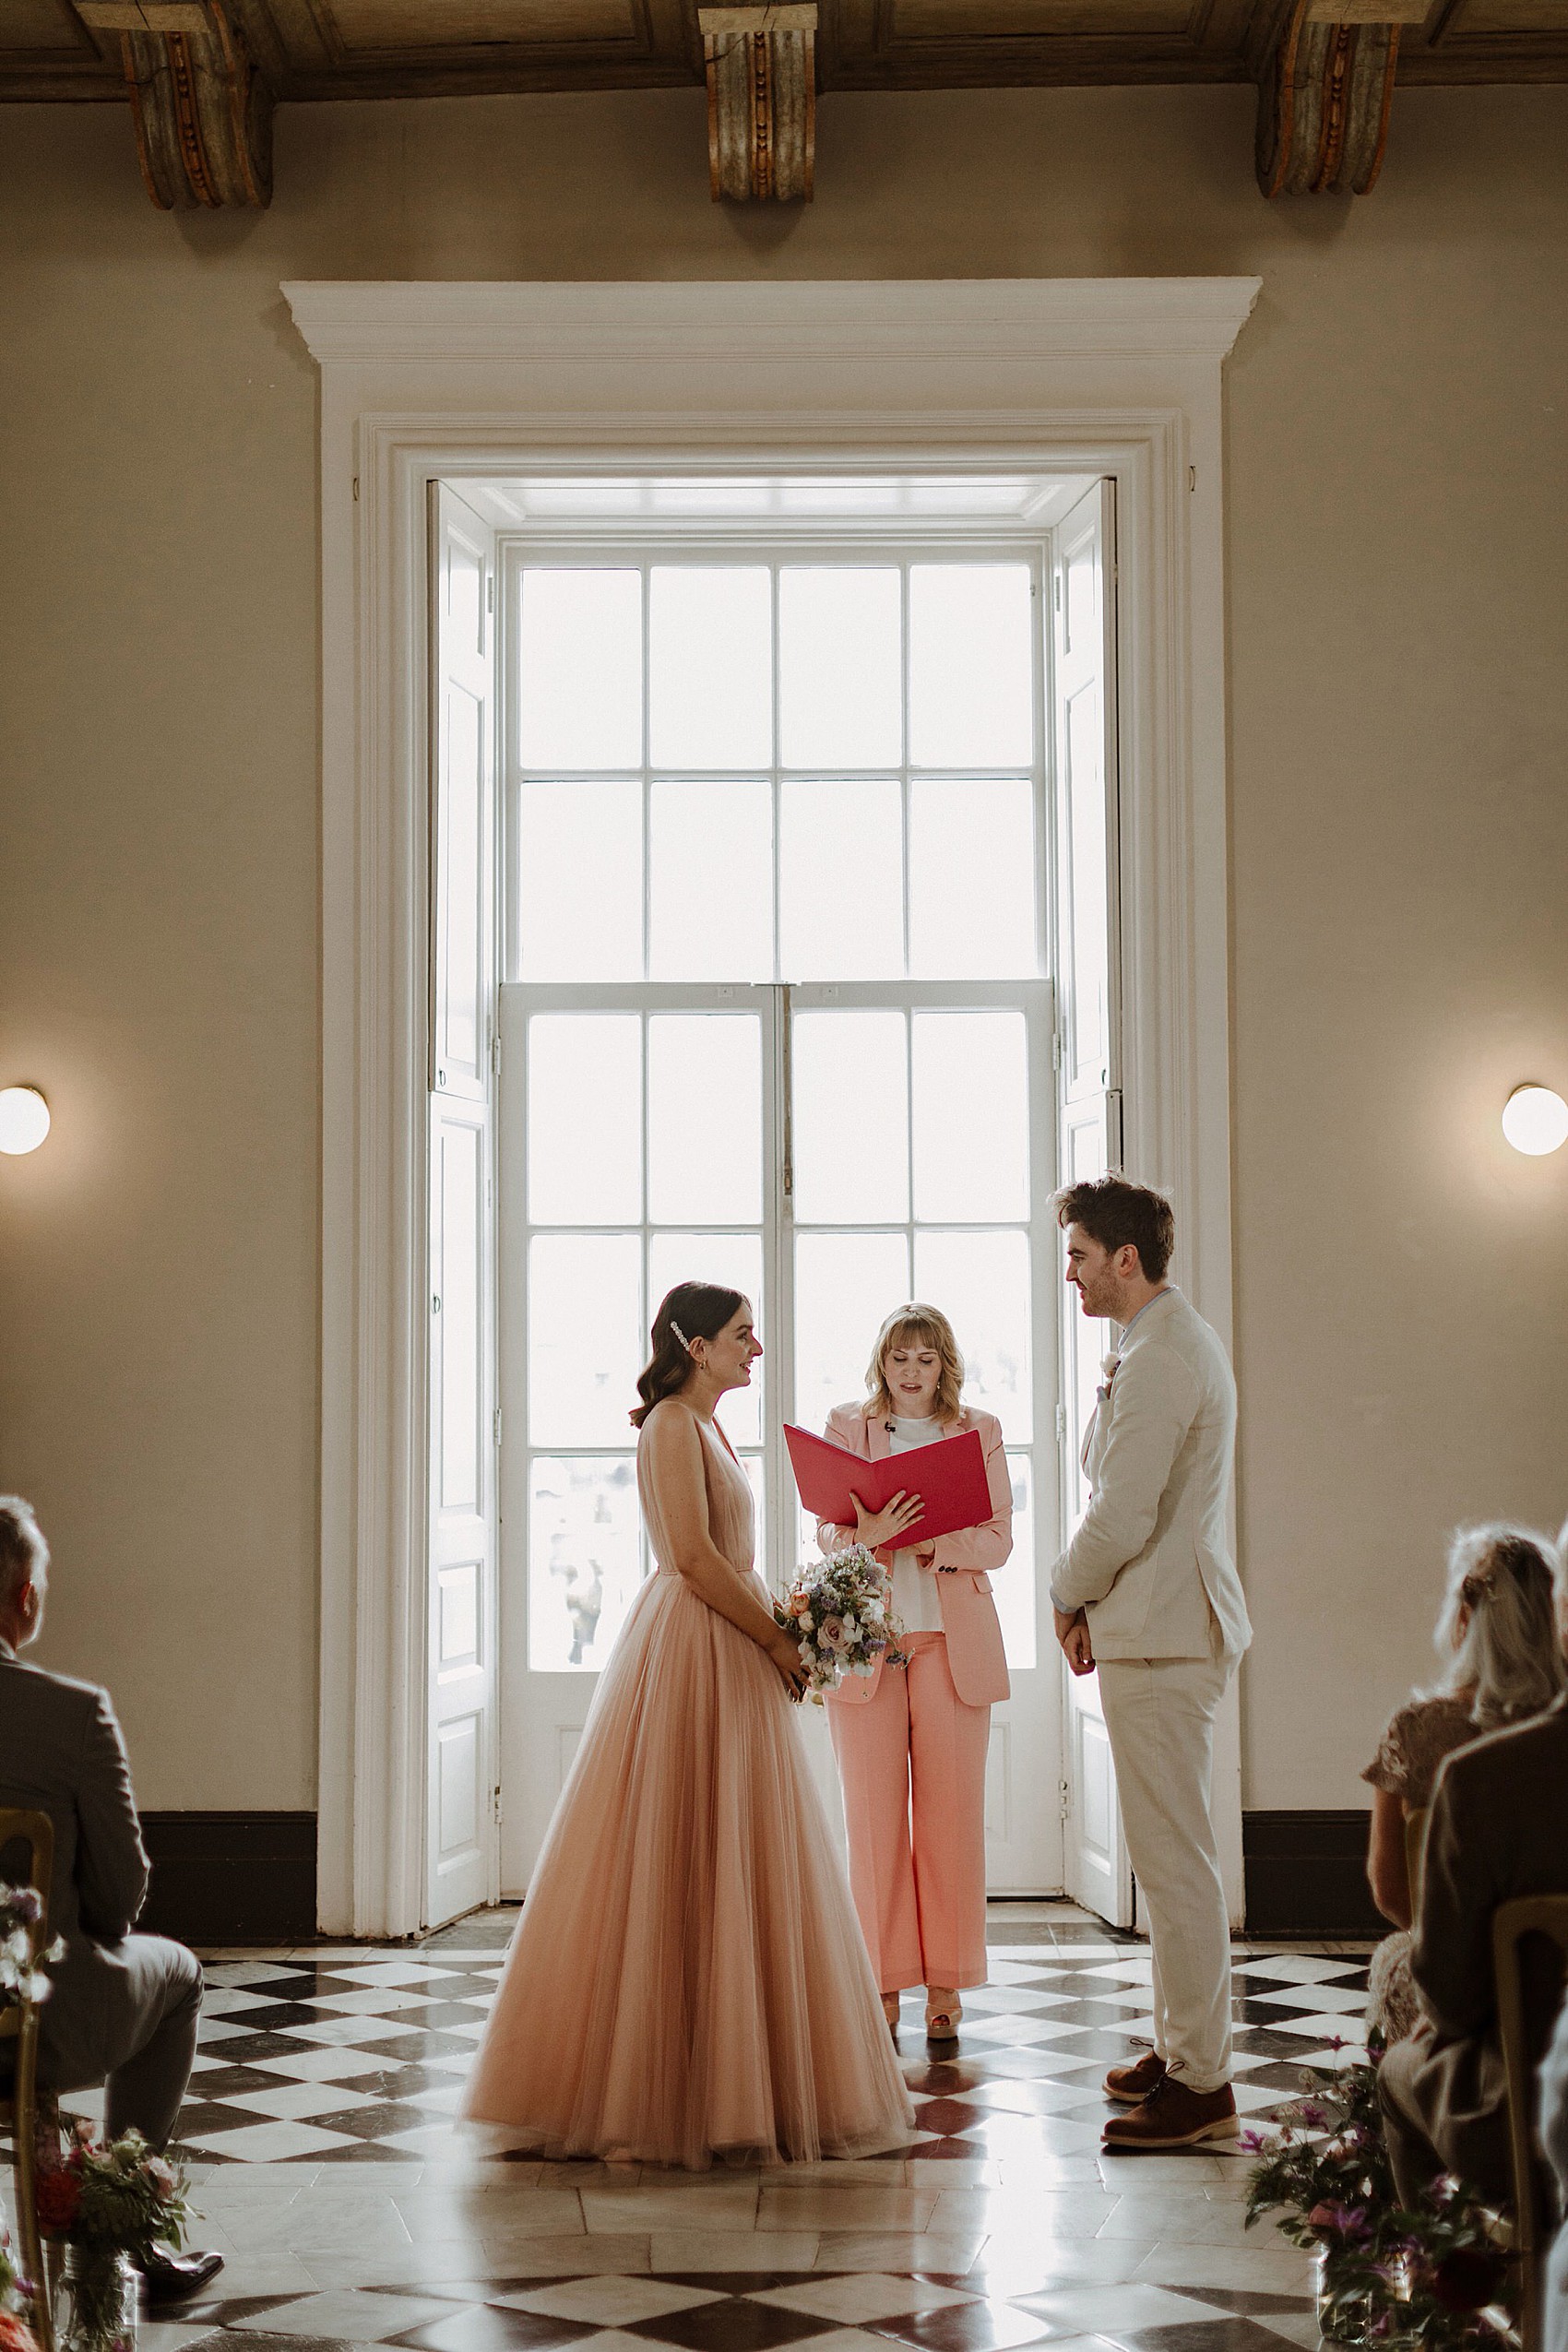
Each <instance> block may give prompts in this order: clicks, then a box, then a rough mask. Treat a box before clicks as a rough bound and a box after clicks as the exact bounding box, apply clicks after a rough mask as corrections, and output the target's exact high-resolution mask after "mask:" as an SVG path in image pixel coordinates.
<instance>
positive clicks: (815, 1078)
mask: <svg viewBox="0 0 1568 2352" xmlns="http://www.w3.org/2000/svg"><path fill="white" fill-rule="evenodd" d="M907 1051H908V1032H907V1030H906V1028H905V1025H904V1016H903V1014H902V1013H891V1012H889V1013H883V1012H877V1013H870V1012H853V1013H848V1012H846V1013H800V1014H797V1015H796V1016H795V1020H794V1023H793V1028H792V1036H791V1045H790V1062H791V1066H792V1071H793V1077H794V1099H795V1100H794V1109H795V1122H794V1127H795V1133H794V1144H795V1194H794V1203H795V1215H796V1218H798V1219H799V1221H800V1222H801V1224H802V1225H851V1224H861V1223H864V1224H878V1225H891V1224H895V1223H899V1222H901V1221H902V1220H903V1219H904V1218H907V1217H908V1216H909V1072H908V1068H907V1064H906V1054H907Z"/></svg>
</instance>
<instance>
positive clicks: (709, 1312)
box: [632, 1282, 746, 1429]
mask: <svg viewBox="0 0 1568 2352" xmlns="http://www.w3.org/2000/svg"><path fill="white" fill-rule="evenodd" d="M745 1303H746V1294H745V1292H744V1291H743V1290H727V1289H725V1288H724V1286H723V1284H722V1283H719V1282H677V1283H676V1285H675V1288H674V1289H673V1290H671V1292H670V1293H669V1294H668V1296H667V1297H666V1298H664V1299H663V1300H662V1301H660V1304H659V1313H657V1314H656V1315H655V1316H654V1318H653V1330H652V1332H651V1333H650V1334H649V1339H650V1343H651V1345H652V1348H653V1353H652V1355H651V1356H650V1357H649V1358H648V1360H647V1365H646V1366H645V1368H644V1369H643V1371H641V1372H639V1373H638V1374H637V1395H638V1396H640V1397H641V1398H642V1400H643V1401H642V1403H641V1404H640V1405H638V1406H637V1407H636V1408H635V1410H634V1411H633V1414H632V1427H633V1428H634V1429H641V1427H642V1425H643V1423H644V1422H645V1421H646V1420H647V1417H648V1415H649V1414H650V1413H651V1412H652V1410H653V1408H654V1407H655V1406H656V1405H659V1404H662V1403H663V1401H664V1399H665V1397H666V1396H674V1395H675V1394H676V1392H677V1390H679V1389H682V1388H684V1386H685V1384H686V1383H687V1381H688V1380H689V1379H690V1378H691V1375H692V1371H693V1364H692V1349H691V1343H692V1341H693V1340H694V1339H717V1337H718V1336H719V1333H720V1332H721V1331H722V1330H723V1328H724V1326H725V1324H727V1323H731V1322H732V1321H733V1320H734V1318H735V1316H736V1314H737V1313H739V1312H740V1310H741V1308H742V1307H743V1306H744V1305H745Z"/></svg>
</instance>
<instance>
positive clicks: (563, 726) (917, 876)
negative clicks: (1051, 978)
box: [502, 547, 1055, 1673]
mask: <svg viewBox="0 0 1568 2352" xmlns="http://www.w3.org/2000/svg"><path fill="white" fill-rule="evenodd" d="M1039 578H1040V566H1039V561H1038V559H1037V558H1035V557H1033V556H1028V557H1021V556H1020V554H1019V552H1017V551H1016V549H1005V548H998V549H990V550H988V549H984V548H976V547H970V548H967V549H965V550H964V551H963V552H953V553H940V554H938V553H934V552H908V553H905V552H898V551H897V550H890V551H889V552H887V553H886V554H885V555H879V556H878V557H877V558H876V559H875V560H872V559H870V558H869V557H868V556H867V554H866V553H865V552H863V550H861V549H857V550H856V551H855V552H854V553H853V554H852V555H851V554H842V555H841V554H840V553H838V552H837V551H833V550H825V551H823V552H818V551H817V550H815V549H813V550H812V551H811V552H809V553H807V552H778V553H768V554H760V553H759V554H756V555H751V554H749V553H748V554H747V555H745V556H740V555H737V554H733V553H730V552H723V553H720V552H717V551H715V552H703V553H700V554H694V555H689V556H688V555H685V554H683V556H682V557H681V558H679V559H675V558H671V556H669V555H666V554H665V553H663V552H629V553H627V554H626V555H625V556H624V557H621V556H619V555H617V556H615V557H610V556H606V555H604V554H602V553H596V554H594V555H593V556H591V557H587V556H582V557H577V558H576V559H574V560H566V559H565V558H556V557H554V556H550V557H545V556H542V555H539V554H536V553H534V552H531V551H529V552H526V553H524V554H523V555H521V556H519V557H518V558H517V560H516V563H515V566H514V570H513V573H512V576H511V594H510V599H509V605H510V613H511V622H512V625H511V636H510V657H511V663H512V669H511V680H510V683H511V692H510V694H509V695H508V706H509V710H510V713H511V717H510V721H509V725H508V738H509V740H508V744H507V762H506V773H507V789H508V841H509V860H510V887H509V890H508V894H507V900H508V963H509V978H510V980H511V983H512V985H511V986H510V987H509V988H508V989H507V991H506V998H507V999H508V1000H509V1002H508V1005H507V1009H506V1015H505V1029H504V1035H505V1039H506V1051H507V1053H508V1055H509V1056H511V1055H513V1053H514V1051H519V1052H520V1057H521V1061H522V1065H523V1067H522V1071H521V1073H520V1074H519V1073H517V1071H516V1070H515V1068H514V1063H513V1062H512V1061H511V1060H510V1059H509V1060H508V1063H507V1065H506V1075H507V1084H508V1087H510V1086H511V1084H512V1083H513V1081H514V1079H515V1078H517V1077H519V1076H520V1083H521V1085H522V1087H523V1100H524V1120H525V1129H524V1132H525V1135H526V1147H525V1149H524V1151H523V1154H522V1156H521V1165H520V1167H513V1166H512V1165H511V1164H510V1163H504V1168H503V1181H504V1183H505V1186H506V1194H505V1200H504V1205H503V1213H504V1217H505V1218H516V1219H518V1220H519V1221H520V1225H521V1228H522V1229H523V1232H524V1234H525V1236H526V1246H525V1247H524V1248H523V1249H522V1250H521V1251H520V1252H518V1253H516V1254H515V1255H512V1256H511V1257H510V1260H509V1262H510V1263H513V1264H515V1265H520V1266H522V1267H523V1268H524V1269H525V1271H524V1273H523V1277H522V1288H523V1289H524V1291H525V1292H526V1296H522V1297H510V1296H504V1297H503V1300H502V1314H503V1321H504V1324H505V1326H506V1330H505V1333H504V1348H505V1361H506V1363H507V1364H509V1365H510V1366H511V1367H512V1370H511V1372H510V1373H509V1375H507V1395H508V1404H507V1414H508V1420H507V1444H508V1447H510V1446H511V1444H512V1443H513V1442H514V1422H513V1418H512V1416H513V1413H514V1410H515V1409H517V1408H520V1412H521V1418H522V1420H523V1424H524V1426H523V1428H522V1430H521V1431H517V1436H518V1437H519V1438H520V1439H521V1442H522V1443H524V1444H525V1445H526V1447H527V1449H528V1485H527V1492H528V1510H529V1528H528V1537H527V1554H528V1561H529V1571H528V1587H529V1600H528V1615H529V1664H530V1667H531V1669H532V1670H533V1671H534V1672H536V1673H537V1672H542V1673H558V1672H562V1671H566V1670H570V1669H574V1668H576V1669H594V1668H597V1667H598V1666H600V1665H601V1664H602V1663H603V1660H604V1657H605V1656H606V1655H607V1652H608V1648H609V1645H610V1642H611V1641H612V1638H613V1635H614V1633H615V1632H616V1630H617V1628H618V1626H619V1624H620V1622H621V1620H622V1618H623V1616H624V1610H625V1609H626V1607H627V1606H628V1604H629V1601H630V1599H631V1597H632V1595H633V1593H634V1592H635V1590H636V1585H637V1583H638V1581H639V1579H640V1577H641V1576H642V1574H644V1573H645V1570H646V1565H647V1562H646V1560H645V1558H644V1555H643V1547H642V1539H641V1537H640V1533H639V1526H638V1515H637V1505H636V1481H635V1462H634V1453H633V1440H632V1433H631V1431H629V1429H628V1426H627V1421H626V1408H627V1405H628V1403H629V1401H630V1400H631V1397H632V1395H633V1387H634V1382H635V1379H636V1372H637V1370H638V1369H639V1367H640V1365H641V1362H642V1360H643V1355H644V1352H645V1345H646V1336H647V1325H648V1323H649V1320H650V1318H651V1314H652V1311H653V1309H654V1307H655V1306H656V1305H657V1303H658V1301H659V1297H660V1296H661V1295H662V1293H663V1292H664V1290H665V1289H668V1288H669V1287H670V1286H671V1284H672V1283H674V1282H676V1281H678V1280H681V1279H683V1278H686V1277H691V1276H697V1277H711V1278H713V1279H716V1280H719V1281H724V1282H730V1283H732V1284H734V1286H735V1287H737V1288H739V1289H744V1290H745V1291H746V1292H747V1293H748V1295H750V1296H751V1297H752V1298H753V1300H754V1301H755V1303H756V1306H757V1312H758V1320H759V1324H760V1326H761V1331H762V1336H763V1339H764V1342H765V1345H766V1349H767V1353H766V1357H765V1359H764V1365H763V1373H762V1379H761V1381H760V1383H759V1384H758V1386H757V1388H756V1389H755V1390H754V1391H753V1392H752V1393H751V1394H749V1395H745V1396H737V1397H735V1398H733V1399H731V1400H730V1402H728V1403H727V1404H726V1406H725V1407H724V1408H723V1419H724V1421H725V1425H726V1427H727V1429H728V1431H729V1433H730V1435H731V1438H732V1440H733V1441H734V1443H735V1444H736V1446H737V1449H738V1451H739V1452H740V1453H741V1455H742V1459H743V1460H744V1461H745V1463H746V1466H747V1468H748V1472H749V1473H750V1475H751V1476H752V1478H753V1479H754V1486H755V1488H756V1491H757V1493H758V1497H759V1500H761V1501H764V1502H766V1503H768V1504H769V1505H770V1506H771V1507H770V1508H769V1510H768V1511H767V1514H766V1522H765V1524H766V1526H768V1527H769V1528H770V1530H771V1545H772V1551H771V1556H770V1557H768V1558H766V1559H765V1560H764V1561H762V1562H760V1563H759V1564H761V1565H763V1567H764V1568H765V1572H769V1573H771V1574H774V1575H775V1576H776V1577H778V1576H782V1575H783V1574H786V1573H787V1572H788V1570H789V1568H790V1566H791V1565H792V1564H793V1562H794V1561H795V1560H796V1559H797V1558H798V1557H800V1556H801V1547H802V1544H803V1543H804V1541H805V1540H806V1531H805V1530H804V1529H803V1528H801V1527H799V1526H797V1524H796V1521H795V1515H794V1513H793V1510H792V1507H791V1505H790V1502H789V1499H788V1498H789V1497H790V1493H791V1491H792V1490H791V1488H790V1484H789V1480H788V1473H787V1470H786V1468H785V1467H784V1463H783V1458H782V1455H781V1451H780V1449H779V1447H778V1439H777V1429H778V1423H779V1421H780V1420H781V1419H790V1420H799V1421H801V1422H802V1423H804V1424H805V1425H807V1426H810V1427H816V1428H820V1426H821V1424H822V1421H823V1420H824V1418H825V1416H826V1411H827V1409H828V1408H829V1407H830V1406H831V1405H833V1404H835V1403H838V1402H840V1401H842V1400H844V1399H845V1398H848V1397H850V1396H855V1395H857V1394H858V1393H859V1391H860V1386H861V1374H862V1373H863V1371H864V1368H865V1362H866V1359H867V1356H868V1355H869V1352H870V1348H871V1343H872V1340H873V1336H874V1334H875V1331H876V1328H877V1325H878V1324H879V1323H880V1321H881V1319H882V1317H883V1315H884V1314H885V1313H886V1312H887V1311H888V1309H889V1308H890V1307H893V1306H895V1305H897V1303H898V1302H899V1301H902V1300H904V1299H906V1298H908V1297H909V1296H910V1295H915V1296H919V1297H922V1298H928V1299H931V1300H932V1301H935V1302H936V1303H937V1304H939V1305H941V1306H943V1307H944V1309H945V1311H946V1312H947V1313H949V1314H950V1316H951V1317H952V1320H953V1322H954V1324H955V1326H956V1329H957V1331H958V1333H959V1336H960V1340H961V1342H962V1343H963V1344H964V1346H965V1348H966V1350H967V1354H968V1371H969V1377H968V1389H967V1395H968V1399H969V1401H971V1402H972V1403H974V1404H977V1405H979V1406H981V1407H983V1408H987V1409H989V1410H992V1411H993V1412H996V1413H997V1414H998V1415H999V1416H1000V1418H1001V1420H1002V1422H1003V1426H1004V1432H1005V1435H1006V1438H1007V1442H1008V1447H1009V1455H1010V1458H1011V1461H1012V1466H1013V1474H1014V1485H1015V1502H1016V1507H1017V1510H1018V1513H1019V1521H1018V1526H1017V1539H1018V1549H1017V1552H1016V1558H1017V1560H1018V1561H1019V1562H1020V1563H1022V1562H1026V1561H1028V1560H1029V1559H1030V1558H1031V1557H1032V1547H1033V1544H1034V1539H1035V1538H1034V1529H1033V1525H1032V1518H1031V1503H1032V1500H1033V1498H1034V1495H1035V1491H1036V1481H1035V1480H1034V1479H1033V1475H1032V1473H1033V1467H1034V1464H1035V1462H1036V1460H1037V1458H1038V1459H1039V1460H1040V1461H1042V1462H1043V1461H1044V1460H1045V1459H1046V1452H1045V1448H1046V1447H1047V1445H1048V1444H1049V1443H1050V1440H1051V1434H1052V1431H1053V1420H1052V1416H1053V1410H1054V1381H1053V1376H1052V1372H1051V1364H1052V1360H1053V1359H1052V1351H1051V1347H1050V1344H1049V1336H1048V1335H1049V1332H1050V1329H1051V1322H1050V1317H1051V1303H1050V1302H1051V1292H1052V1289H1053V1286H1054V1281H1055V1258H1054V1253H1051V1252H1050V1251H1048V1252H1047V1253H1046V1262H1045V1263H1044V1264H1043V1265H1037V1264H1036V1262H1035V1243H1034V1241H1033V1237H1032V1233H1031V1223H1032V1222H1038V1221H1039V1219H1040V1218H1041V1216H1042V1212H1043V1204H1044V1200H1045V1197H1046V1196H1047V1195H1048V1194H1049V1192H1050V1190H1051V1182H1052V1181H1053V1176H1052V1170H1053V1168H1054V1153H1053V1147H1052V1125H1051V1122H1052V1109H1051V1084H1052V1082H1051V1005H1050V993H1049V989H1048V987H1047V986H1046V984H1045V982H1044V980H1043V973H1044V970H1045V962H1044V957H1045V945H1046V936H1045V920H1044V909H1045V907H1046V903H1047V901H1046V891H1045V874H1044V871H1043V868H1044V846H1043V845H1044V837H1045V836H1044V826H1043V821H1042V810H1043V806H1044V789H1043V788H1044V776H1043V759H1044V738H1045V730H1044V725H1043V719H1042V712H1043V707H1044V689H1045V679H1044V661H1045V650H1044V640H1043V634H1042V630H1041V626H1040V609H1041V608H1040V600H1039ZM514 1397H515V1398H516V1400H517V1407H516V1408H515V1407H514V1404H513V1402H512V1401H511V1399H513V1398H514ZM1044 1489H1045V1496H1046V1499H1047V1503H1048V1510H1047V1515H1048V1517H1051V1518H1052V1519H1053V1517H1054V1492H1053V1489H1054V1480H1053V1479H1051V1478H1047V1479H1045V1481H1044ZM1049 1532H1050V1530H1049V1529H1047V1530H1046V1533H1047V1534H1049ZM510 1540H511V1538H510V1532H509V1541H510ZM998 1599H999V1601H1000V1602H1002V1604H1003V1606H1004V1621H1005V1627H1006V1633H1007V1638H1008V1645H1009V1651H1010V1655H1011V1656H1012V1657H1013V1659H1014V1662H1015V1663H1016V1665H1018V1666H1023V1667H1028V1666H1032V1665H1033V1664H1034V1663H1035V1657H1036V1643H1035V1588H1034V1579H1033V1578H1032V1577H1030V1576H1028V1575H1027V1574H1024V1575H1019V1574H1010V1575H1009V1577H1008V1578H1007V1579H1006V1580H1005V1586H1004V1588H1003V1589H999V1592H998Z"/></svg>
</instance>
